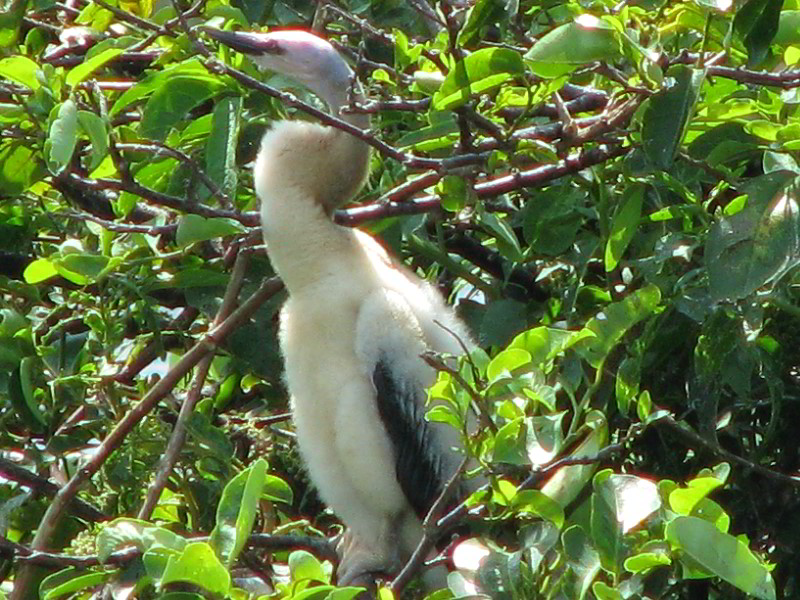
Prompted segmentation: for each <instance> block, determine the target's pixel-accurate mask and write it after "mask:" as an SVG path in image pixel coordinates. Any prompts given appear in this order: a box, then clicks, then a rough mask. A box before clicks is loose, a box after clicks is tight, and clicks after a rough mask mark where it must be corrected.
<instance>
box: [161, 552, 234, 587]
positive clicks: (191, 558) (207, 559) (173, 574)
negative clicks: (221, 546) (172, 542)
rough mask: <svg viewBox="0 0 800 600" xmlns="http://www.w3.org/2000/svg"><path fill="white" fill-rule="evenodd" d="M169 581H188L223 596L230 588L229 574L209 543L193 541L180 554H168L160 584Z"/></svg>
mask: <svg viewBox="0 0 800 600" xmlns="http://www.w3.org/2000/svg"><path fill="white" fill-rule="evenodd" d="M171 583H189V584H192V585H196V586H198V587H200V588H202V589H204V590H208V591H209V592H211V593H212V594H219V595H220V596H224V595H225V594H227V593H228V591H229V590H230V588H231V576H230V573H228V569H226V568H225V566H224V565H223V564H222V563H221V562H220V561H219V559H218V558H217V556H216V554H214V551H213V550H212V549H211V546H210V545H209V544H207V543H206V542H193V543H190V544H187V545H186V548H184V550H183V552H182V553H181V554H180V556H170V557H169V559H168V560H167V566H166V568H165V569H164V574H163V575H162V577H161V584H162V585H168V584H171Z"/></svg>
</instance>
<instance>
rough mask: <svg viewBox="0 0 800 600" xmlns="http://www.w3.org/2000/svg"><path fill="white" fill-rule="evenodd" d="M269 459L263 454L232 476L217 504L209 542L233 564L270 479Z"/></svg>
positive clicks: (251, 525)
mask: <svg viewBox="0 0 800 600" xmlns="http://www.w3.org/2000/svg"><path fill="white" fill-rule="evenodd" d="M266 472H267V462H266V461H265V460H264V459H263V458H259V459H258V460H257V461H256V462H255V463H253V465H252V466H251V467H249V468H248V469H245V470H244V471H242V472H241V473H239V474H238V475H237V476H236V477H234V478H233V479H231V481H230V482H228V484H227V485H226V486H225V489H224V490H223V492H222V498H221V499H220V501H219V505H218V506H217V524H216V526H215V527H214V530H213V531H212V532H211V539H210V540H209V543H210V544H211V546H212V547H213V548H214V549H215V550H216V552H217V554H218V555H219V556H220V558H221V559H222V560H223V561H224V562H225V564H226V565H228V566H230V565H231V564H233V562H234V561H235V560H236V558H237V557H238V556H239V552H241V550H242V548H244V545H245V543H246V542H247V538H248V537H249V536H250V530H251V529H252V528H253V523H254V522H255V519H256V515H257V514H258V504H259V502H260V500H261V493H262V491H263V489H264V482H265V479H266Z"/></svg>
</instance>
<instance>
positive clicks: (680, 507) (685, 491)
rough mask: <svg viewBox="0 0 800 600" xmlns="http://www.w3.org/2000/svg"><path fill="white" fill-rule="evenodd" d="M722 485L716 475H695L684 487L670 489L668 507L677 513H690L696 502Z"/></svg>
mask: <svg viewBox="0 0 800 600" xmlns="http://www.w3.org/2000/svg"><path fill="white" fill-rule="evenodd" d="M721 485H722V482H721V481H720V480H719V479H717V478H716V477H696V478H694V479H692V480H691V481H690V482H689V483H688V485H687V487H686V488H678V489H675V490H672V492H670V495H669V507H670V508H671V509H672V510H673V511H675V512H676V513H678V514H679V515H690V514H692V511H693V510H694V507H695V506H697V504H698V503H699V502H700V500H702V499H703V498H705V497H706V496H708V494H710V493H711V492H712V491H714V490H715V489H717V488H718V487H720V486H721Z"/></svg>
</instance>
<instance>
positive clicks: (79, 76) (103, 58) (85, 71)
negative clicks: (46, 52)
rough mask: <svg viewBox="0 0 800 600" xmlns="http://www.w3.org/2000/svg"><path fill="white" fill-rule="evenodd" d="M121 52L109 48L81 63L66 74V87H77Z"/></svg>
mask: <svg viewBox="0 0 800 600" xmlns="http://www.w3.org/2000/svg"><path fill="white" fill-rule="evenodd" d="M123 52H124V50H123V49H122V48H109V49H107V50H104V51H103V52H101V53H100V54H96V55H95V56H93V57H92V58H90V59H89V60H87V61H86V62H82V63H81V64H79V65H78V66H77V67H75V68H73V69H72V70H71V71H70V72H69V73H68V74H67V85H69V86H72V87H74V86H76V85H78V84H79V83H80V82H82V81H83V80H85V79H86V78H87V77H89V75H91V74H92V73H94V72H95V71H96V70H97V69H99V68H100V67H102V66H103V65H104V64H106V63H107V62H109V61H112V60H114V59H115V58H116V57H117V56H119V55H120V54H122V53H123Z"/></svg>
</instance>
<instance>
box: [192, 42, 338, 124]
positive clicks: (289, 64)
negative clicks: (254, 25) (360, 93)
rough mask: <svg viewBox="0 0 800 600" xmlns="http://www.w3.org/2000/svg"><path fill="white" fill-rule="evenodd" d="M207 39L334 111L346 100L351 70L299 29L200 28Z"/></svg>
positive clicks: (327, 45)
mask: <svg viewBox="0 0 800 600" xmlns="http://www.w3.org/2000/svg"><path fill="white" fill-rule="evenodd" d="M203 31H205V32H206V33H207V34H208V35H209V36H210V37H211V38H213V39H215V40H217V41H218V42H220V43H222V44H225V45H226V46H229V47H231V48H233V49H234V50H237V51H239V52H241V53H242V54H244V55H246V56H248V57H249V58H250V60H251V61H252V62H253V63H255V65H256V66H258V67H259V68H260V69H262V70H269V71H274V72H276V73H280V74H281V75H286V76H288V77H291V78H292V79H294V80H296V81H297V82H299V83H302V84H303V85H304V86H306V87H307V88H309V89H310V90H311V91H312V92H314V93H315V94H317V95H318V96H319V97H320V98H322V99H323V100H324V101H325V102H326V103H327V104H328V106H329V107H330V108H331V110H333V111H334V112H337V113H338V109H339V108H340V107H341V106H342V105H344V104H345V103H346V101H347V98H346V91H347V89H348V87H349V85H350V80H351V78H352V77H353V71H352V69H350V67H349V66H348V64H347V63H346V62H345V61H344V59H343V58H342V57H341V55H340V54H339V53H338V52H337V51H336V49H335V48H334V47H333V46H332V45H331V44H330V42H328V41H327V40H324V39H322V38H321V37H319V36H316V35H314V34H313V33H310V32H308V31H303V30H299V29H293V30H282V31H270V32H269V33H255V32H244V31H223V30H220V29H212V28H210V27H204V28H203Z"/></svg>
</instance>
